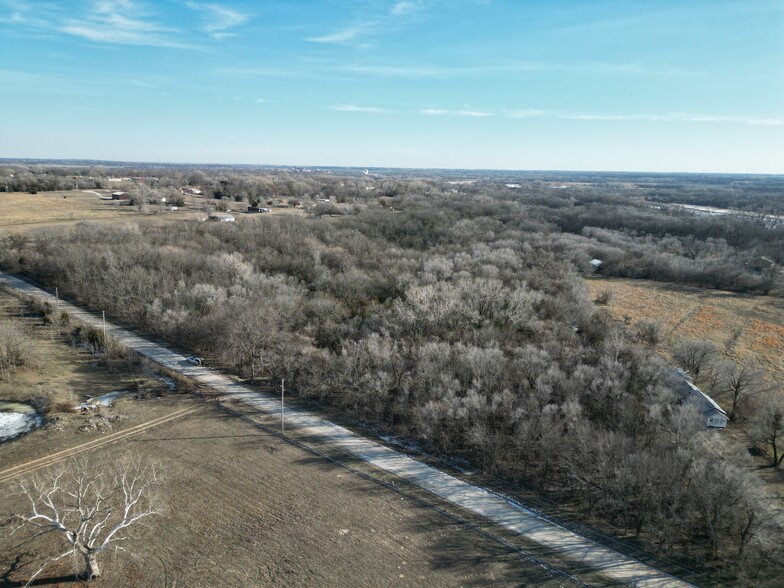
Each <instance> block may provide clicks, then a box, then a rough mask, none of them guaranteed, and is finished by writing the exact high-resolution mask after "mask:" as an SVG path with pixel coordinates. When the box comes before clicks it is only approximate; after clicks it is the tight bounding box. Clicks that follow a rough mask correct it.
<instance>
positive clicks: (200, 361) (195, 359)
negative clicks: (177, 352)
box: [185, 356, 204, 365]
mask: <svg viewBox="0 0 784 588" xmlns="http://www.w3.org/2000/svg"><path fill="white" fill-rule="evenodd" d="M185 361H187V362H188V363H190V364H192V365H204V358H203V357H193V356H191V357H189V358H188V359H186V360H185Z"/></svg>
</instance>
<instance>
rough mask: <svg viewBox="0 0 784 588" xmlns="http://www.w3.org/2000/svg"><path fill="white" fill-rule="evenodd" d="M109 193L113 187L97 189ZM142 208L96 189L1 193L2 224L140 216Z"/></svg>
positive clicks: (0, 219)
mask: <svg viewBox="0 0 784 588" xmlns="http://www.w3.org/2000/svg"><path fill="white" fill-rule="evenodd" d="M95 192H98V193H100V194H104V195H106V196H108V195H110V194H111V191H110V190H100V191H99V190H96V191H95ZM138 214H139V213H138V211H136V210H134V209H133V207H130V206H127V203H123V205H120V203H119V201H112V200H101V198H100V197H99V196H97V195H96V194H95V193H92V192H80V191H63V192H39V193H38V194H27V193H23V192H10V193H2V194H0V227H8V226H15V225H25V224H30V223H47V222H57V221H81V220H95V219H105V218H117V217H126V218H127V217H133V216H138Z"/></svg>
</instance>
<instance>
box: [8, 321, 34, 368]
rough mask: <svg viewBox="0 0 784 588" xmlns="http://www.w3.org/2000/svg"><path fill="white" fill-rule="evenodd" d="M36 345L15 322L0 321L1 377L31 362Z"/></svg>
mask: <svg viewBox="0 0 784 588" xmlns="http://www.w3.org/2000/svg"><path fill="white" fill-rule="evenodd" d="M33 350H34V345H33V344H32V342H31V341H30V339H29V338H28V337H27V336H25V334H24V333H23V332H22V331H21V329H20V328H19V327H18V326H17V325H16V324H15V323H13V322H11V321H7V322H0V379H2V378H4V377H5V376H7V375H8V374H10V373H11V372H13V371H14V370H15V369H16V368H18V367H19V366H22V365H25V364H26V363H29V362H30V358H31V355H32V354H33Z"/></svg>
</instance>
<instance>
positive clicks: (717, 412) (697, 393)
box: [675, 369, 729, 429]
mask: <svg viewBox="0 0 784 588" xmlns="http://www.w3.org/2000/svg"><path fill="white" fill-rule="evenodd" d="M675 378H676V382H677V383H676V385H675V392H676V393H677V394H678V396H679V397H680V398H681V401H682V402H691V403H693V404H694V405H695V406H696V407H697V410H699V411H700V414H702V416H703V418H704V419H705V426H706V427H707V428H708V429H723V428H725V427H726V426H727V421H728V420H729V419H728V418H727V413H726V412H724V409H722V408H721V407H720V406H719V405H718V404H717V403H716V401H715V400H713V398H711V397H710V396H708V395H707V394H705V392H703V391H702V390H700V389H699V388H697V386H695V385H694V382H692V380H691V377H689V375H688V374H687V373H686V372H684V371H683V370H681V369H677V370H675Z"/></svg>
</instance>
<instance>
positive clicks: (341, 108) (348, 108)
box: [329, 104, 389, 114]
mask: <svg viewBox="0 0 784 588" xmlns="http://www.w3.org/2000/svg"><path fill="white" fill-rule="evenodd" d="M329 110H337V111H338V112H365V113H370V114H383V113H385V112H389V111H388V110H386V109H384V108H376V107H375V106H357V105H356V104H340V105H338V106H330V107H329Z"/></svg>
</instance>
